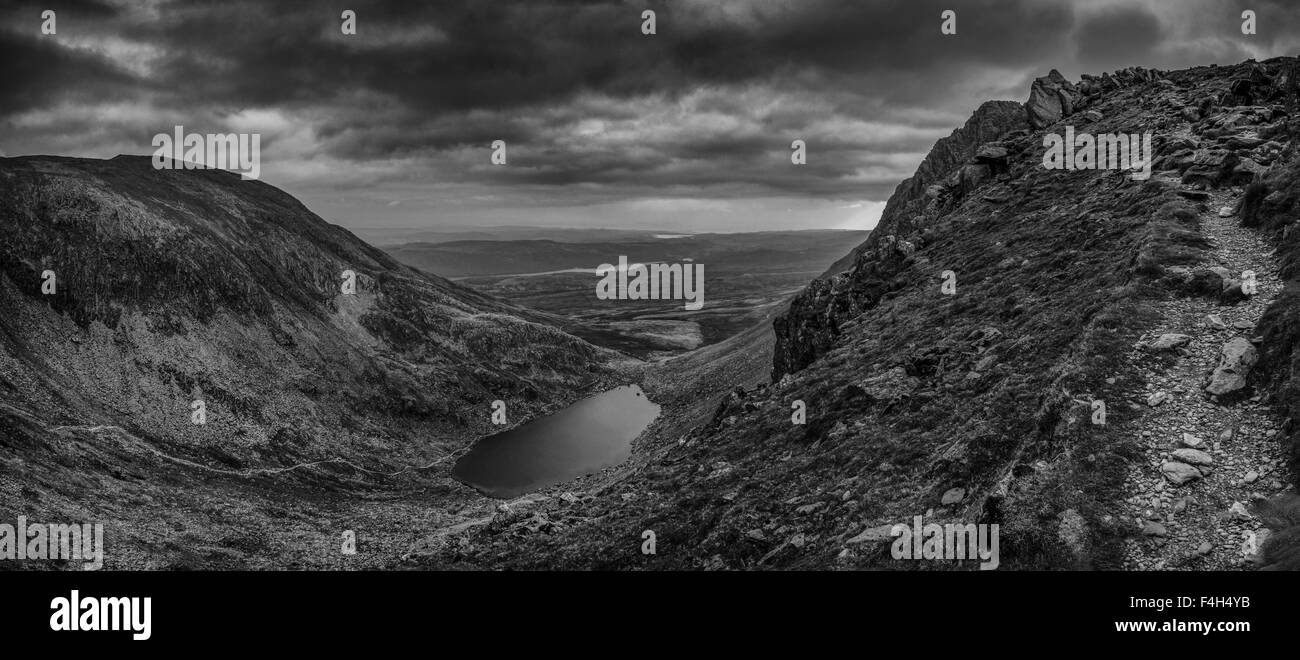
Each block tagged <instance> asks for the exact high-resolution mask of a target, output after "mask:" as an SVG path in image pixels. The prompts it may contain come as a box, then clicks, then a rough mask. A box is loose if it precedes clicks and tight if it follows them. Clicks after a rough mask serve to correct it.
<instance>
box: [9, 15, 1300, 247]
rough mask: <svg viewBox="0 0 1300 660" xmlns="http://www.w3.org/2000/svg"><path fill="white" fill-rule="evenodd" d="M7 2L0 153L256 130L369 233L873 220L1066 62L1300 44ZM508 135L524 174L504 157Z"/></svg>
mask: <svg viewBox="0 0 1300 660" xmlns="http://www.w3.org/2000/svg"><path fill="white" fill-rule="evenodd" d="M0 7H3V9H0V88H2V89H3V91H2V92H0V153H2V154H4V155H9V156H14V155H22V154H58V155H68V156H93V157H111V156H113V155H116V154H118V153H133V154H150V153H152V151H153V147H152V146H151V140H152V139H153V136H154V135H155V134H157V133H162V132H165V133H171V132H172V130H173V127H174V126H175V125H177V124H180V125H183V126H184V127H185V129H186V131H190V132H199V133H214V132H228V131H236V132H257V133H260V134H261V136H262V138H261V139H262V154H261V156H262V179H263V180H264V181H266V182H268V183H270V184H272V185H275V186H279V187H281V188H283V189H285V190H287V191H288V192H290V193H291V194H293V195H295V196H297V197H298V198H299V199H301V200H302V201H303V202H304V203H305V204H306V205H307V206H308V207H309V208H311V209H312V210H314V211H316V212H317V213H319V214H320V215H322V216H324V217H325V218H326V219H327V220H330V221H332V222H336V223H339V224H342V225H344V226H347V227H352V228H368V227H423V226H472V225H491V224H540V225H554V226H606V227H626V228H648V229H671V230H713V231H738V230H748V229H775V228H812V227H851V228H866V227H870V226H871V225H872V224H873V223H874V220H875V218H876V217H877V216H878V215H879V212H880V208H881V207H882V206H883V202H884V200H885V199H887V198H888V196H889V193H890V192H892V191H893V188H894V186H895V185H897V184H898V182H899V181H900V180H902V179H904V178H906V177H907V176H909V175H911V173H912V171H913V170H914V169H915V168H916V166H917V164H919V163H920V161H921V159H922V158H923V157H924V156H925V153H926V152H927V151H928V150H929V148H930V146H931V145H932V144H933V143H934V141H935V140H937V139H939V138H941V137H943V136H945V135H947V134H948V133H950V132H951V131H952V129H954V128H956V127H958V126H960V125H961V124H962V123H963V122H964V121H965V120H966V118H967V117H968V116H969V115H970V113H971V111H973V110H974V109H975V108H976V107H977V106H978V105H979V104H980V103H981V102H982V101H984V100H988V99H1011V100H1016V101H1023V100H1025V99H1026V98H1027V97H1028V92H1029V83H1030V81H1031V80H1032V79H1033V78H1034V77H1036V76H1039V75H1043V74H1045V73H1047V71H1049V70H1050V69H1052V68H1057V69H1059V70H1060V71H1061V72H1062V73H1064V74H1065V75H1066V76H1067V77H1069V78H1071V79H1076V78H1077V77H1078V75H1079V74H1081V73H1089V72H1091V73H1101V72H1103V71H1109V70H1114V69H1116V68H1122V67H1125V66H1131V65H1143V66H1148V67H1157V68H1165V69H1168V68H1183V67H1187V66H1193V65H1198V64H1209V63H1213V62H1218V63H1232V62H1239V61H1242V60H1245V59H1247V58H1251V57H1254V58H1257V59H1264V58H1267V57H1272V56H1276V55H1291V54H1295V53H1296V51H1297V49H1298V47H1300V2H1295V1H1294V0H1268V1H1266V0H1257V1H1253V0H1240V1H1237V0H1217V1H1216V0H1145V1H1144V0H1123V1H1111V0H1092V1H1084V2H1053V1H1051V0H1023V1H1019V2H1017V1H1009V0H1000V1H994V0H983V1H978V0H975V1H962V0H945V1H941V2H932V1H930V0H897V1H887V2H886V1H881V2H873V1H870V0H833V1H832V0H826V1H823V0H771V1H757V0H754V1H740V0H669V1H667V2H644V1H636V2H620V1H615V0H610V1H578V0H565V1H551V2H545V1H543V0H519V1H517V2H507V1H503V0H464V1H450V0H440V1H438V2H430V3H415V2H400V3H398V2H395V3H380V4H377V3H362V2H354V1H353V0H337V1H336V2H333V3H321V2H312V3H308V2H265V1H262V0H218V1H215V2H197V1H184V0H182V1H177V2H167V1H131V2H121V3H117V2H87V1H81V2H60V1H55V0H49V1H45V2H39V3H35V4H21V5H15V4H13V3H3V4H0ZM647 8H649V9H654V10H655V11H656V12H657V32H658V33H657V34H656V35H653V36H643V35H642V34H641V22H642V19H641V13H642V11H643V10H645V9H647ZM1245 8H1250V9H1254V10H1255V11H1256V12H1257V14H1258V34H1257V35H1255V36H1244V35H1242V34H1241V30H1240V27H1241V12H1242V10H1243V9H1245ZM45 9H53V10H55V11H56V12H57V30H58V31H57V34H55V35H42V34H41V30H40V27H41V12H42V11H43V10H45ZM343 9H353V10H355V11H356V13H357V34H356V35H355V36H345V35H343V34H341V31H340V29H339V27H340V24H341V19H340V13H341V12H342V10H343ZM944 9H953V10H955V11H956V12H957V34H956V35H953V36H944V35H941V34H940V29H939V27H940V13H941V12H942V11H943V10H944ZM794 139H803V140H805V141H806V142H807V145H808V164H807V165H805V166H801V167H797V166H794V165H792V164H791V163H790V142H791V140H794ZM494 140H505V141H506V143H507V153H508V160H509V163H508V165H506V166H503V167H502V166H494V165H492V164H491V163H490V160H489V157H490V153H491V147H490V145H491V143H492V142H493V141H494Z"/></svg>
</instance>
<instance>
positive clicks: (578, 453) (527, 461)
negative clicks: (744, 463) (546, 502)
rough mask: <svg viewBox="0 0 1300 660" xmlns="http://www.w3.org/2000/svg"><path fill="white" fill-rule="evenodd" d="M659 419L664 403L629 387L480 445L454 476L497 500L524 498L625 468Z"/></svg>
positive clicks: (632, 386) (576, 404) (578, 404)
mask: <svg viewBox="0 0 1300 660" xmlns="http://www.w3.org/2000/svg"><path fill="white" fill-rule="evenodd" d="M658 416H659V404H657V403H654V402H652V401H650V400H649V399H648V398H646V395H645V392H642V391H641V388H640V387H638V386H636V385H624V386H623V387H619V388H616V389H613V390H610V391H608V392H605V393H604V394H598V395H596V396H593V397H591V398H589V399H583V400H582V401H579V402H577V403H575V404H573V405H571V406H569V407H568V408H565V409H564V410H561V411H559V412H557V413H555V414H552V415H548V416H546V417H543V418H541V419H536V420H533V421H531V422H529V423H527V424H524V425H523V426H520V427H518V428H513V429H510V430H509V431H504V432H502V433H497V434H495V435H490V436H487V437H486V438H483V439H481V440H479V441H478V442H476V443H475V444H474V447H473V448H471V449H470V450H469V452H468V453H466V454H465V455H464V456H462V457H461V458H460V460H458V461H456V465H455V467H453V468H452V476H454V477H455V478H456V479H457V480H459V481H460V482H461V483H464V484H466V485H469V486H473V487H474V488H475V489H477V490H478V491H479V492H481V493H483V494H485V495H488V496H491V497H498V498H510V497H518V496H519V495H523V494H524V493H528V492H531V491H534V490H537V489H539V488H544V487H546V486H550V485H552V484H557V483H560V482H564V481H568V480H570V479H575V478H577V477H581V476H583V475H586V474H591V473H593V472H596V471H598V470H601V469H604V468H607V467H610V466H612V465H618V464H619V463H622V462H623V461H625V460H627V457H628V456H629V455H631V453H632V441H633V440H635V439H636V437H637V436H638V435H640V434H641V432H642V431H644V430H645V428H646V427H647V426H649V425H650V422H653V421H654V419H655V418H656V417H658Z"/></svg>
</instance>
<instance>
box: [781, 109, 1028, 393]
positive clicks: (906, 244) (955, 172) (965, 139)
mask: <svg viewBox="0 0 1300 660" xmlns="http://www.w3.org/2000/svg"><path fill="white" fill-rule="evenodd" d="M1027 128H1028V123H1027V122H1026V119H1025V109H1024V106H1022V105H1021V104H1019V103H1015V102H1011V101H989V102H987V103H984V104H983V105H981V106H980V107H979V109H977V110H976V111H975V113H974V114H973V115H971V118H970V119H969V120H967V121H966V124H965V125H963V126H962V127H961V128H959V129H957V130H955V131H953V133H952V135H949V136H948V137H946V138H943V139H942V140H939V141H938V142H936V143H935V145H934V147H933V148H931V150H930V153H929V154H927V155H926V157H925V160H923V161H922V162H921V166H920V167H918V168H917V170H916V174H914V175H912V176H911V177H910V178H908V179H907V180H905V181H903V182H902V183H900V184H899V185H898V187H897V188H895V189H894V194H893V195H891V196H890V198H889V201H888V202H886V204H885V210H884V212H883V213H882V214H881V219H880V223H879V224H878V225H877V226H876V229H875V230H873V231H872V234H871V236H870V237H868V239H867V240H866V242H864V243H863V244H862V245H861V246H859V247H858V248H855V250H854V251H853V254H854V259H853V265H852V266H850V267H848V269H847V271H846V272H843V273H841V274H839V275H837V276H834V277H832V278H830V279H818V280H814V281H813V282H812V283H811V284H809V285H808V287H807V288H805V289H804V290H803V292H801V293H800V294H799V295H798V296H797V297H796V298H795V300H794V301H792V302H791V304H790V308H789V310H788V311H787V312H786V313H785V314H784V315H783V316H781V317H778V318H777V319H776V320H775V321H774V322H773V326H774V329H775V332H776V337H777V342H776V349H775V351H774V354H773V355H774V357H773V372H772V373H773V377H774V378H775V379H779V378H780V377H781V376H782V375H783V374H786V373H789V372H791V371H796V370H798V369H801V368H802V367H804V366H805V365H807V364H808V363H809V362H811V361H812V360H814V359H816V358H817V357H818V356H820V355H822V354H823V353H825V351H826V350H827V349H829V348H830V347H831V345H833V343H834V341H835V338H836V337H837V336H838V335H839V331H840V325H841V324H842V323H843V322H845V321H846V320H848V319H850V318H852V317H854V316H857V315H858V314H860V313H861V312H862V311H863V310H864V309H867V308H868V307H870V306H871V305H873V304H874V303H875V301H876V300H878V299H879V298H880V296H882V295H884V294H885V293H887V292H888V291H890V290H893V289H894V288H896V283H894V282H893V274H894V273H895V272H897V270H898V269H900V268H901V267H902V266H903V264H904V263H905V262H906V261H907V259H908V257H909V255H910V254H911V253H912V252H914V251H915V249H916V248H917V247H918V244H919V243H921V242H922V241H923V240H924V239H923V238H922V235H921V234H922V231H923V230H924V228H925V226H926V224H927V218H933V217H934V216H935V215H937V213H938V212H939V208H940V207H943V206H944V205H947V206H951V205H953V204H955V203H956V202H958V201H960V199H961V198H963V197H965V196H968V195H970V194H971V193H972V192H973V191H975V190H976V189H978V188H979V187H980V186H981V185H983V184H984V183H986V182H988V181H990V180H991V179H993V178H994V177H995V176H999V175H1001V176H1005V171H1006V162H1007V158H1008V151H1007V148H1006V146H1005V145H1003V144H1001V143H999V142H998V139H999V138H1001V137H1003V136H1005V135H1007V134H1008V133H1012V132H1015V131H1025V130H1026V129H1027Z"/></svg>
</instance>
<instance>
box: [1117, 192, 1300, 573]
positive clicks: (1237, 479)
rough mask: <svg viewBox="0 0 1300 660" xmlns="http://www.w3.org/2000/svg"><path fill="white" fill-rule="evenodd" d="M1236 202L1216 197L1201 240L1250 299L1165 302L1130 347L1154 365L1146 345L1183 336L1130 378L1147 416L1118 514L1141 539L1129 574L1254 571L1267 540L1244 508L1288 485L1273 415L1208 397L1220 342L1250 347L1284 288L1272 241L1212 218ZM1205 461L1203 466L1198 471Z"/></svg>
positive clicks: (1133, 543)
mask: <svg viewBox="0 0 1300 660" xmlns="http://www.w3.org/2000/svg"><path fill="white" fill-rule="evenodd" d="M1239 198H1240V192H1239V191H1237V190H1223V191H1214V192H1212V193H1211V194H1210V198H1209V199H1208V200H1207V201H1206V204H1207V206H1208V210H1207V211H1205V212H1203V213H1202V214H1201V218H1200V225H1201V231H1202V233H1203V235H1204V236H1205V237H1206V238H1207V239H1208V240H1209V242H1210V244H1211V247H1212V250H1213V252H1212V255H1213V260H1214V261H1217V262H1218V265H1220V266H1222V267H1223V268H1226V269H1227V270H1228V271H1229V272H1230V273H1231V276H1232V277H1234V278H1236V277H1240V276H1241V274H1242V272H1243V271H1247V270H1251V271H1254V272H1255V278H1256V282H1257V283H1258V291H1257V293H1256V295H1254V296H1251V297H1249V298H1247V299H1246V300H1244V301H1242V302H1238V303H1237V304H1235V305H1221V304H1219V302H1217V301H1215V300H1210V299H1206V298H1182V297H1179V298H1172V299H1170V300H1167V301H1165V302H1163V303H1161V305H1160V309H1159V312H1160V315H1161V319H1162V320H1161V323H1160V325H1159V326H1158V327H1156V328H1154V332H1152V333H1151V334H1150V335H1148V336H1146V337H1144V338H1143V341H1142V342H1140V343H1139V345H1138V346H1135V347H1134V349H1133V354H1132V356H1131V357H1132V359H1133V362H1134V364H1150V362H1151V361H1150V359H1149V356H1150V352H1151V351H1152V347H1151V346H1150V345H1149V344H1150V342H1152V341H1154V340H1155V339H1157V338H1159V337H1161V336H1162V335H1168V334H1178V335H1186V336H1187V337H1189V338H1190V340H1187V341H1186V343H1185V344H1183V345H1181V346H1176V347H1173V348H1172V349H1166V350H1169V351H1170V353H1171V354H1172V355H1173V356H1175V357H1174V363H1173V365H1172V366H1171V367H1169V368H1167V369H1160V368H1158V367H1148V366H1144V367H1140V373H1139V374H1138V375H1139V377H1140V378H1142V379H1143V380H1144V381H1145V383H1146V390H1145V392H1143V393H1142V394H1141V396H1139V397H1138V398H1137V399H1135V400H1134V401H1133V402H1132V404H1133V405H1134V406H1135V407H1136V408H1138V409H1140V410H1141V411H1142V414H1143V418H1142V420H1141V422H1140V424H1139V426H1138V437H1137V438H1136V440H1137V442H1138V443H1139V445H1140V446H1141V447H1142V448H1143V451H1144V454H1145V460H1144V461H1142V462H1140V463H1135V464H1134V465H1133V466H1132V467H1131V468H1130V471H1129V475H1128V479H1127V488H1126V490H1127V492H1128V493H1130V497H1129V498H1128V500H1127V511H1126V516H1127V518H1128V519H1129V520H1131V521H1133V524H1134V525H1135V527H1136V529H1137V530H1138V532H1137V534H1136V535H1135V536H1134V537H1133V538H1132V539H1131V540H1130V541H1129V542H1128V544H1127V546H1126V548H1125V568H1127V569H1154V570H1177V569H1188V570H1192V569H1195V570H1206V569H1218V570H1223V569H1246V568H1250V567H1252V566H1253V563H1252V556H1253V555H1254V554H1255V552H1256V549H1257V548H1258V546H1259V545H1260V544H1261V543H1262V541H1263V539H1264V538H1266V537H1267V534H1268V531H1267V529H1266V528H1265V527H1264V525H1263V524H1262V523H1261V522H1259V521H1258V520H1257V519H1255V518H1254V517H1253V516H1251V515H1250V514H1249V513H1248V509H1249V507H1250V504H1251V501H1252V499H1254V498H1256V497H1259V496H1272V495H1274V494H1276V493H1278V492H1280V491H1282V490H1284V489H1285V488H1286V485H1287V484H1288V483H1289V480H1288V479H1287V478H1286V475H1285V473H1284V470H1285V467H1284V461H1283V455H1282V448H1281V443H1280V442H1279V441H1278V439H1277V437H1276V435H1277V433H1278V432H1279V430H1280V429H1281V426H1282V419H1281V417H1280V416H1278V415H1276V414H1274V412H1273V411H1272V410H1270V408H1269V406H1268V404H1267V402H1265V401H1262V399H1261V397H1260V396H1247V397H1245V398H1243V397H1240V396H1239V397H1237V400H1236V401H1233V400H1231V399H1228V400H1225V401H1219V400H1218V397H1214V396H1212V395H1211V394H1210V393H1208V392H1206V391H1205V387H1206V385H1207V382H1208V380H1209V376H1210V374H1211V373H1212V372H1213V371H1214V369H1215V368H1216V366H1217V365H1218V364H1219V362H1220V355H1221V351H1222V349H1223V346H1224V344H1225V343H1226V342H1229V341H1230V340H1233V339H1234V338H1241V339H1244V340H1247V341H1252V343H1256V342H1254V340H1255V339H1256V334H1255V330H1254V328H1255V324H1256V323H1257V322H1258V321H1259V319H1260V317H1261V316H1262V315H1263V313H1264V310H1265V309H1267V308H1268V306H1269V305H1270V304H1271V303H1272V302H1273V300H1274V298H1275V297H1276V296H1277V295H1278V294H1279V293H1280V292H1281V290H1282V282H1281V281H1280V280H1279V279H1278V264H1277V259H1276V256H1275V253H1274V250H1273V248H1272V246H1271V245H1270V244H1269V242H1268V241H1267V240H1266V239H1265V238H1264V237H1263V236H1262V235H1260V234H1259V233H1258V232H1256V231H1255V230H1253V229H1250V228H1246V227H1243V226H1241V224H1240V223H1239V221H1238V218H1237V217H1236V215H1235V214H1234V215H1232V216H1231V217H1221V214H1220V209H1223V208H1225V207H1229V208H1233V209H1235V208H1236V207H1237V201H1238V199H1239ZM1219 321H1221V323H1219ZM1180 342H1181V340H1180ZM1239 343H1240V342H1239ZM1144 354H1145V355H1144ZM1144 358H1145V359H1144ZM1249 394H1250V393H1248V395H1249ZM1162 398H1163V399H1164V400H1163V401H1161V400H1160V399H1162ZM1152 404H1154V405H1152ZM1188 450H1191V451H1188ZM1202 452H1203V453H1202ZM1207 459H1208V461H1209V464H1208V465H1200V466H1199V467H1198V466H1197V464H1198V463H1204V462H1205V461H1206V460H1207ZM1189 464H1191V466H1190V469H1189ZM1185 478H1186V479H1187V481H1186V482H1185V483H1182V484H1178V483H1177V482H1179V481H1182V480H1183V479H1185Z"/></svg>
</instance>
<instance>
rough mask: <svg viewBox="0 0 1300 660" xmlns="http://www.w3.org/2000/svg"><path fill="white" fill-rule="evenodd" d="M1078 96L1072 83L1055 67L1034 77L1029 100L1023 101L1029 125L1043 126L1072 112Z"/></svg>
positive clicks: (1034, 126)
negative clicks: (1039, 76)
mask: <svg viewBox="0 0 1300 660" xmlns="http://www.w3.org/2000/svg"><path fill="white" fill-rule="evenodd" d="M1080 96H1081V94H1080V93H1079V92H1078V90H1076V89H1075V87H1074V85H1073V84H1072V83H1071V82H1070V81H1068V80H1066V79H1065V76H1062V75H1061V72H1060V71H1057V70H1056V69H1052V71H1051V73H1048V74H1047V75H1045V76H1043V77H1041V78H1035V79H1034V83H1033V85H1032V86H1031V87H1030V88H1029V100H1028V101H1026V102H1025V111H1026V112H1027V113H1028V119H1029V125H1030V126H1032V127H1033V128H1043V127H1046V126H1050V125H1052V124H1055V123H1056V122H1058V121H1060V120H1061V117H1064V116H1066V115H1071V114H1074V111H1075V103H1076V102H1077V101H1078V99H1079V97H1080Z"/></svg>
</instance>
